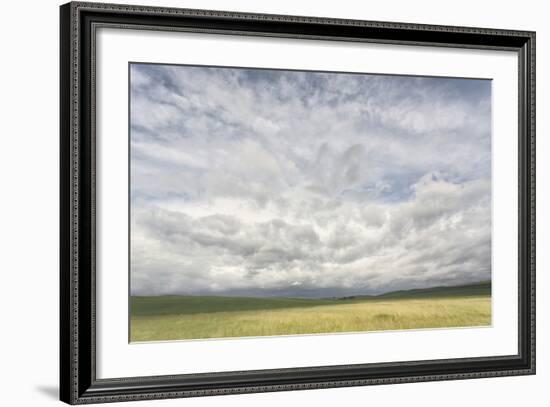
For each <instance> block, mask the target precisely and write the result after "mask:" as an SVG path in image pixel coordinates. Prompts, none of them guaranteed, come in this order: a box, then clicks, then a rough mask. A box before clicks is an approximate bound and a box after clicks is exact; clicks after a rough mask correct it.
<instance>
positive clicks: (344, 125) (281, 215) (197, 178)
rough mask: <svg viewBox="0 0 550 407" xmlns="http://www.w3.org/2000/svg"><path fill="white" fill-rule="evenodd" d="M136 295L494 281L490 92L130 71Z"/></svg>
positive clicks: (224, 72) (418, 81) (419, 82)
mask: <svg viewBox="0 0 550 407" xmlns="http://www.w3.org/2000/svg"><path fill="white" fill-rule="evenodd" d="M131 97H132V115H131V118H132V119H131V126H132V131H131V153H132V165H131V171H132V173H131V182H132V184H131V196H132V210H131V231H132V238H131V247H132V252H131V267H132V272H131V279H132V280H131V286H132V292H133V293H137V294H152V293H154V294H166V293H172V294H174V293H183V294H200V293H220V294H234V293H237V294H238V293H245V294H249V295H264V294H265V295H269V294H281V295H333V294H335V295H339V294H342V293H343V294H346V293H361V292H364V293H370V292H381V291H387V290H391V289H401V288H410V287H422V286H430V285H435V284H453V283H463V282H473V281H479V280H484V279H488V278H490V271H491V270H490V259H491V253H490V250H491V184H490V177H491V174H490V168H491V163H490V154H491V153H490V146H491V144H490V103H489V101H490V82H488V81H466V80H451V79H435V78H424V79H423V78H413V77H391V76H376V75H342V74H338V75H336V74H326V73H301V72H284V71H266V70H240V69H216V68H198V67H173V66H171V67H163V66H155V65H132V95H131Z"/></svg>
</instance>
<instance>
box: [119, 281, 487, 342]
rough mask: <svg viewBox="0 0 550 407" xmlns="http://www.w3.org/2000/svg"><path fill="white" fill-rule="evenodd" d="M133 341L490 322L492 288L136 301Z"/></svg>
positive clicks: (483, 284) (169, 297) (432, 326)
mask: <svg viewBox="0 0 550 407" xmlns="http://www.w3.org/2000/svg"><path fill="white" fill-rule="evenodd" d="M130 322H131V323H130V337H131V338H130V339H131V341H132V342H134V341H158V340H177V339H199V338H200V339H203V338H224V337H244V336H268V335H296V334H315V333H334V332H359V331H378V330H396V329H420V328H443V327H468V326H483V325H490V324H491V287H490V283H480V284H475V285H468V286H460V287H435V288H430V289H423V290H410V291H396V292H392V293H387V294H384V295H380V296H353V297H346V298H334V299H302V298H250V297H207V296H201V297H199V296H197V297H192V296H158V297H132V298H131V321H130Z"/></svg>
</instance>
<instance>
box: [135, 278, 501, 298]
mask: <svg viewBox="0 0 550 407" xmlns="http://www.w3.org/2000/svg"><path fill="white" fill-rule="evenodd" d="M478 285H489V286H492V280H479V281H476V282H472V283H462V284H457V285H434V286H426V287H422V288H418V287H416V288H406V289H398V290H391V291H384V292H381V293H378V294H349V295H339V296H337V295H332V296H330V295H329V296H318V297H316V296H304V297H301V296H284V295H265V296H256V295H223V294H147V295H142V294H138V295H134V294H130V297H228V298H299V299H343V298H354V297H380V296H384V295H388V294H392V293H402V292H411V291H424V290H434V289H445V288H461V287H471V286H478Z"/></svg>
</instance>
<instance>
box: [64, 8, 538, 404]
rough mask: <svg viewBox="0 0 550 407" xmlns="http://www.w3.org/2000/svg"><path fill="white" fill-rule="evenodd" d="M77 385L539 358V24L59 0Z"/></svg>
mask: <svg viewBox="0 0 550 407" xmlns="http://www.w3.org/2000/svg"><path fill="white" fill-rule="evenodd" d="M60 21H61V42H60V50H61V52H60V54H61V64H60V66H61V72H60V74H61V89H60V92H61V97H60V99H61V126H60V127H61V136H60V143H61V174H60V177H61V180H60V182H61V208H60V210H61V243H60V245H61V248H60V250H61V254H60V256H61V257H60V258H61V260H60V261H61V275H60V287H61V301H60V304H61V309H60V321H61V323H60V329H61V332H60V337H61V345H60V346H61V361H60V366H61V377H60V388H61V390H60V394H61V400H63V401H65V402H67V403H70V404H81V403H100V402H115V401H126V400H145V399H162V398H176V397H193V396H207V395H220V394H234V393H247V392H269V391H281V390H297V389H318V388H328V387H341V386H359V385H371V384H394V383H404V382H418V381H430V380H452V379H471V378H477V377H493V376H504V375H507V376H509V375H526V374H534V373H535V33H534V32H525V31H521V32H520V31H513V30H501V29H499V30H497V29H485V28H471V27H449V26H430V25H417V24H405V23H392V22H374V21H358V20H342V19H330V18H315V17H297V16H282V15H263V14H246V13H234V12H223V11H209V10H190V9H172V8H157V7H143V6H129V5H114V4H96V3H79V2H76V3H74V2H73V3H68V4H66V5H63V6H61V9H60Z"/></svg>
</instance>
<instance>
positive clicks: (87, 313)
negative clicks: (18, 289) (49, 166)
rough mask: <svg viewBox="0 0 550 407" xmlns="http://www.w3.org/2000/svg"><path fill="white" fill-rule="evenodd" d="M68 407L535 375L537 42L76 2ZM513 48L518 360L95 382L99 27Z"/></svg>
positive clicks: (67, 183)
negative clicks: (516, 63) (96, 39)
mask: <svg viewBox="0 0 550 407" xmlns="http://www.w3.org/2000/svg"><path fill="white" fill-rule="evenodd" d="M60 23H61V30H60V103H61V105H60V157H61V158H60V160H61V162H60V191H61V192H60V218H61V223H60V295H61V298H60V398H61V400H62V401H64V402H67V403H70V404H85V403H100V402H118V401H127V400H145V399H163V398H177V397H192V396H208V395H220V394H235V393H251V392H269V391H282V390H301V389H318V388H329V387H343V386H361V385H372V384H390V383H406V382H419V381H431V380H452V379H470V378H478V377H494V376H510V375H528V374H534V373H535V33H534V32H528V31H512V30H502V29H484V28H471V27H452V26H435V25H418V24H404V23H392V22H376V21H357V20H342V19H332V18H314V17H297V16H284V15H265V14H248V13H234V12H225V11H207V10H189V9H174V8H158V7H144V6H130V5H114V4H97V3H83V2H72V3H68V4H65V5H62V6H61V7H60ZM100 26H116V27H124V28H128V29H133V30H140V29H143V30H176V31H178V30H181V31H192V32H204V33H225V34H238V35H253V36H275V37H287V38H302V39H303V38H305V39H308V38H309V39H325V40H333V41H362V42H375V43H388V44H404V45H415V46H426V45H429V46H441V47H453V48H472V49H485V50H509V51H510V50H511V51H515V52H517V54H518V60H519V70H518V72H519V104H518V112H519V129H518V134H519V138H518V146H519V149H518V150H519V168H518V180H519V190H518V202H519V225H518V231H519V233H518V250H519V252H518V254H519V263H518V276H519V286H518V307H519V327H518V332H519V338H518V340H519V352H518V354H515V355H508V356H499V357H489V356H488V357H475V358H465V359H443V360H441V359H437V360H420V361H414V362H391V363H376V364H356V365H345V366H344V365H338V366H324V367H303V368H285V369H275V370H273V369H270V370H255V371H239V372H230V373H223V372H222V373H216V372H211V373H204V374H185V375H176V376H174V375H171V376H148V377H131V378H130V377H127V378H112V379H98V378H96V342H95V333H96V331H95V330H96V319H95V304H96V287H95V221H96V212H95V188H96V180H95V161H96V153H95V122H94V120H95V118H94V114H95V98H94V97H95V95H94V91H95V65H94V64H95V55H94V52H95V49H94V41H93V38H94V35H95V30H96V28H97V27H100Z"/></svg>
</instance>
